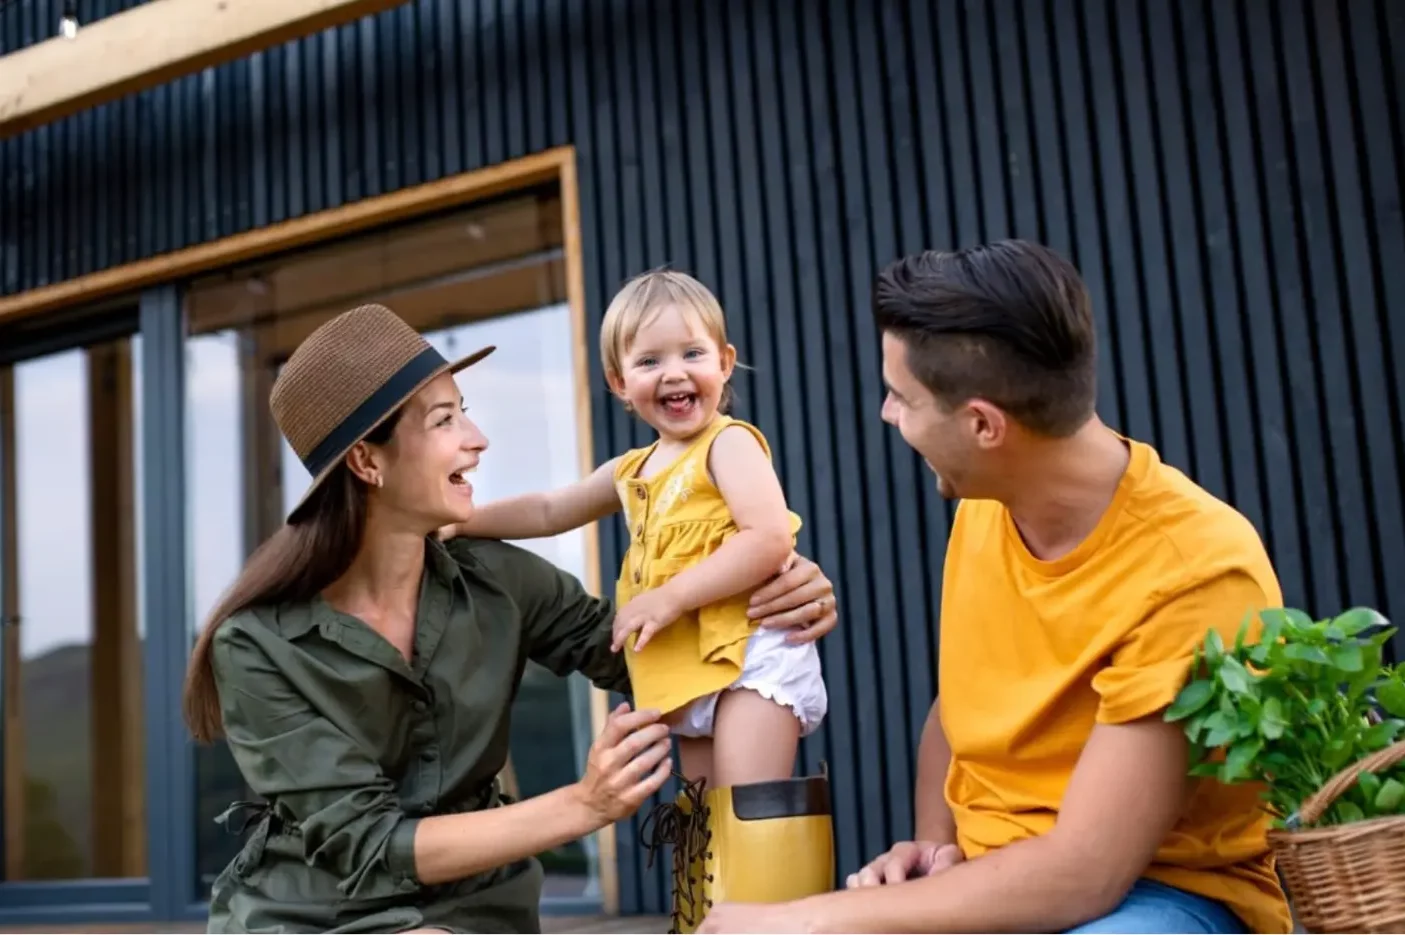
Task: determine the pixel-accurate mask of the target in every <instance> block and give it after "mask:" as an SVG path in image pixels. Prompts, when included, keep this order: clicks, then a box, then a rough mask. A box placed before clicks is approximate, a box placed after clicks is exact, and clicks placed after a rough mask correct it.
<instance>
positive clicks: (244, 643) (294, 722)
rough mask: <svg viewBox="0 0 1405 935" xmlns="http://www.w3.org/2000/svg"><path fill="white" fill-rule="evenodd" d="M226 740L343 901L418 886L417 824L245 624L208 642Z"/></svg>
mask: <svg viewBox="0 0 1405 935" xmlns="http://www.w3.org/2000/svg"><path fill="white" fill-rule="evenodd" d="M213 650H214V652H213V663H214V669H215V677H216V681H217V684H218V686H219V696H220V705H221V709H222V711H223V715H224V729H225V736H226V738H227V740H228V743H229V748H230V751H231V752H232V753H233V755H234V759H235V761H236V762H237V763H238V765H239V769H240V771H241V772H242V773H243V775H244V778H245V781H246V782H247V783H248V784H249V786H250V788H251V789H252V790H253V792H254V793H255V794H256V795H259V796H261V797H263V798H265V799H268V800H270V801H275V800H276V802H277V805H278V810H279V812H280V813H281V814H284V815H290V816H291V817H292V819H293V820H294V821H296V823H297V828H298V832H299V834H300V835H301V838H302V841H303V848H304V858H305V859H306V860H307V862H308V863H309V864H311V865H314V866H319V867H322V868H325V869H327V870H328V871H330V872H331V873H333V874H335V875H336V877H337V879H338V880H339V881H340V882H339V883H338V889H339V890H340V891H341V892H342V894H343V895H344V896H345V897H346V898H348V899H358V900H359V899H373V898H376V897H381V896H389V895H393V894H397V893H408V892H413V891H414V890H416V889H418V888H419V886H420V885H421V884H420V880H419V878H418V875H417V874H416V870H415V846H414V842H415V828H416V825H417V823H418V819H413V818H408V817H407V816H406V815H405V814H404V812H403V811H402V809H401V806H400V801H399V798H398V796H397V795H396V786H395V783H394V782H392V781H391V779H390V778H389V777H387V776H386V775H385V774H384V772H383V771H382V770H381V768H380V764H379V763H377V762H376V760H375V758H374V757H372V756H371V755H369V754H368V753H367V752H366V751H365V750H363V749H361V748H360V747H359V746H358V744H357V743H356V742H355V741H354V740H353V739H352V738H351V737H349V736H348V735H347V734H346V733H345V732H344V731H342V730H341V729H340V728H338V727H337V726H336V725H335V724H334V723H333V722H332V721H331V720H329V719H328V718H327V717H326V716H324V715H323V714H322V713H321V712H319V710H318V709H317V708H316V706H314V705H313V704H312V703H311V702H310V701H309V699H307V698H306V697H305V696H304V695H303V694H302V693H300V692H299V691H298V690H297V689H296V687H295V686H294V684H293V681H292V680H291V679H290V678H289V677H288V675H287V674H286V673H285V672H284V671H283V670H282V669H280V668H279V666H278V665H277V664H276V662H275V661H274V660H273V659H272V658H270V655H269V653H268V652H267V651H266V650H265V648H264V647H263V646H261V645H260V643H259V641H258V640H257V639H256V638H255V637H254V636H252V635H251V634H250V633H249V632H247V631H246V630H245V629H244V628H242V627H240V626H238V625H236V624H235V622H234V621H229V622H227V623H226V624H225V625H224V626H222V627H221V628H220V632H219V633H218V634H217V635H216V637H215V640H214V646H213Z"/></svg>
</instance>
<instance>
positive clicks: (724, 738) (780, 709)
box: [709, 688, 800, 787]
mask: <svg viewBox="0 0 1405 935" xmlns="http://www.w3.org/2000/svg"><path fill="white" fill-rule="evenodd" d="M799 744H800V722H799V721H797V720H796V719H795V714H794V712H792V711H791V710H790V709H789V708H787V707H786V706H785V705H780V704H776V703H775V702H774V701H771V700H770V699H769V698H766V697H764V696H762V695H759V694H757V693H756V692H754V691H751V690H749V689H745V688H738V689H735V690H731V691H724V692H723V693H722V695H721V697H719V698H718V699H717V713H716V715H715V716H714V718H713V722H712V782H711V783H709V785H713V786H718V787H722V786H737V785H741V784H743V783H748V782H766V781H768V780H775V779H789V778H790V774H791V772H792V771H793V770H794V769H795V750H796V748H797V747H798V746H799Z"/></svg>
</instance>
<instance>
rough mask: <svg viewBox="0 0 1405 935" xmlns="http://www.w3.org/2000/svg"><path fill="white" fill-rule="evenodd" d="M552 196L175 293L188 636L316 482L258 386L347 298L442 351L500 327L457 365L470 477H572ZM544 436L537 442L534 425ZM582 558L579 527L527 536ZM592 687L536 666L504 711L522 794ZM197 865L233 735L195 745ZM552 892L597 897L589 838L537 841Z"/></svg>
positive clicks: (543, 785)
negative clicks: (474, 361) (472, 423)
mask: <svg viewBox="0 0 1405 935" xmlns="http://www.w3.org/2000/svg"><path fill="white" fill-rule="evenodd" d="M562 241H563V238H562V217H561V201H560V196H559V193H558V192H557V190H556V188H555V186H552V187H549V188H543V189H541V190H536V191H532V192H528V193H521V194H515V195H512V196H508V197H504V198H502V199H499V200H497V201H494V202H492V203H488V204H482V205H476V206H474V207H471V208H467V209H461V210H456V211H453V212H450V213H445V214H443V215H439V216H436V217H432V218H427V219H422V220H418V221H415V222H412V223H407V224H404V225H400V226H396V227H393V228H387V229H382V230H379V231H376V232H374V233H371V234H366V235H362V236H357V237H353V238H348V239H346V240H344V241H340V242H337V243H335V244H331V245H328V246H323V247H318V248H315V249H310V250H307V251H303V252H301V253H298V254H294V255H291V256H283V257H279V258H277V259H276V260H271V261H268V262H263V263H259V264H256V265H251V266H248V267H244V268H240V269H236V270H230V271H225V272H222V273H220V274H218V275H215V276H210V277H206V278H205V279H202V280H198V281H195V282H193V283H191V284H190V285H189V287H188V288H187V289H186V290H185V293H184V307H185V317H186V328H187V332H188V337H187V339H186V355H185V359H186V367H187V385H186V393H185V398H186V406H187V413H186V427H187V428H186V431H187V445H186V450H187V460H186V465H187V472H186V476H187V477H188V478H189V479H190V483H189V485H188V495H187V516H188V518H189V523H188V528H189V529H190V531H191V533H190V535H191V544H190V551H191V557H190V558H191V560H190V574H191V578H190V582H191V583H190V588H191V593H192V596H193V604H194V608H193V609H194V617H193V619H192V620H191V622H190V626H191V636H192V637H193V635H194V633H195V632H196V628H198V627H202V626H204V625H205V616H206V615H207V614H208V613H209V611H210V609H211V607H212V606H213V604H214V602H215V601H216V600H217V598H218V596H219V594H220V593H221V592H222V591H223V590H224V588H225V587H227V586H228V585H229V583H230V582H231V581H232V580H233V578H234V576H235V575H236V574H237V572H238V569H239V568H240V566H241V565H242V563H243V561H244V559H245V557H246V556H247V555H248V554H249V553H250V552H252V550H253V549H254V548H256V547H257V546H258V545H259V544H260V543H261V542H262V541H263V540H264V539H266V538H267V537H268V536H269V535H271V534H272V533H273V532H274V531H275V530H276V529H277V528H278V527H279V525H280V524H281V523H282V521H283V517H284V516H285V515H286V513H287V511H288V509H290V508H291V506H292V505H293V504H294V503H295V502H296V501H297V500H298V498H299V497H300V496H301V495H302V493H303V491H304V490H305V489H306V486H307V484H308V482H309V478H308V476H307V472H306V471H305V469H304V468H303V467H302V465H301V463H300V462H299V461H298V460H297V458H296V457H295V456H294V455H293V454H292V451H291V449H290V448H289V447H288V446H287V444H286V443H285V442H284V441H283V440H282V438H281V436H280V435H279V434H278V431H277V427H276V426H275V425H274V423H273V420H272V416H271V414H270V412H269V409H268V395H269V391H270V389H271V387H272V384H273V380H274V379H275V378H276V376H277V374H278V370H279V368H280V367H281V366H282V365H283V363H284V362H285V361H286V360H287V358H288V356H289V355H290V354H291V353H292V352H293V350H294V349H295V348H296V347H297V345H298V344H299V342H301V341H302V339H303V338H305V337H306V336H307V335H308V334H310V333H311V332H312V331H313V330H314V329H315V328H316V327H317V326H319V325H321V324H322V323H324V322H326V321H327V320H329V319H330V318H332V317H333V316H334V315H336V314H338V313H339V312H342V311H344V310H346V309H349V308H352V307H354V306H356V305H360V304H365V303H371V302H376V303H381V304H384V305H387V306H389V307H390V308H391V309H393V310H394V311H395V312H396V313H397V314H399V315H400V316H401V317H402V318H404V319H405V320H406V321H408V322H409V323H410V324H411V325H413V326H414V327H415V328H417V329H419V330H420V331H421V333H423V334H424V335H425V336H426V337H427V338H428V339H429V340H430V341H431V342H432V343H434V344H435V345H436V346H438V347H439V348H440V349H441V350H442V351H444V352H445V353H446V355H447V354H453V353H460V354H461V353H463V351H462V348H465V347H468V346H469V345H473V346H475V347H476V346H479V345H482V344H484V343H496V344H497V345H498V347H499V350H498V352H497V353H496V354H495V355H493V357H491V358H489V359H488V360H487V361H485V362H484V363H482V364H480V365H478V366H477V367H474V368H470V370H468V371H466V372H465V373H462V374H460V375H459V377H458V379H459V384H460V386H461V387H462V388H463V390H464V393H465V396H466V398H467V402H468V406H469V413H470V415H471V416H472V417H473V418H474V419H476V420H478V421H479V424H480V425H482V426H483V428H484V431H485V432H486V433H487V434H488V436H489V439H490V443H491V446H492V447H491V448H490V449H489V452H488V454H487V455H486V457H485V458H484V462H483V467H482V468H481V469H480V471H479V474H478V475H477V476H476V477H475V479H474V485H475V487H476V488H477V489H478V490H479V491H480V494H479V495H480V496H483V497H494V496H501V495H502V494H505V493H510V492H514V491H516V490H518V489H529V488H539V487H545V486H549V485H553V484H558V483H561V482H563V481H565V480H568V479H572V478H575V477H577V476H579V471H580V454H579V452H580V448H579V444H580V442H581V441H582V439H581V438H580V437H578V434H577V425H576V412H577V411H578V409H577V406H578V400H579V390H578V387H580V386H581V379H582V375H580V374H577V373H576V372H575V370H574V364H573V360H574V357H573V353H572V351H573V345H572V328H571V320H570V317H569V313H568V311H567V306H566V304H565V302H566V284H565V279H566V276H565V258H564V248H563V242H562ZM547 436H549V441H548V443H547V444H543V438H544V437H547ZM527 545H528V547H530V548H534V549H537V550H538V551H540V552H541V553H542V554H544V555H546V556H547V557H548V558H550V559H551V560H552V561H553V562H556V563H557V564H558V565H560V566H561V567H562V568H565V569H566V570H568V571H570V572H572V573H574V574H577V575H582V576H583V575H584V574H585V566H584V534H583V533H575V534H572V535H567V536H562V537H558V538H557V539H553V540H551V541H546V542H539V543H529V544H527ZM588 712H589V695H588V691H587V688H586V686H584V685H583V684H580V685H577V684H576V683H575V680H563V679H558V678H556V677H555V676H552V675H551V674H550V673H548V672H546V671H545V670H542V669H539V668H537V667H533V668H532V669H531V671H530V672H529V674H528V676H527V679H526V681H525V682H524V685H523V690H522V692H521V694H520V697H519V699H518V701H517V703H516V707H515V709H514V716H513V733H512V741H511V743H512V750H511V763H510V764H509V767H508V769H506V770H504V774H503V777H502V779H503V782H504V784H505V785H507V786H508V788H509V789H515V790H517V791H518V792H519V793H520V794H521V795H533V794H536V793H537V792H540V791H544V790H545V789H548V788H552V787H554V786H558V785H562V784H564V783H566V782H569V781H571V780H573V779H574V778H576V777H577V776H578V775H579V769H580V766H581V764H582V762H583V759H584V751H585V749H586V748H587V747H588V745H589V741H590V721H589V713H588ZM195 784H196V790H195V809H196V814H195V815H194V816H193V818H194V827H195V829H196V830H195V835H196V841H195V852H196V861H195V862H196V864H197V868H196V873H195V877H196V879H195V880H193V881H192V882H193V885H194V886H195V887H196V888H197V890H198V892H199V895H200V897H202V898H207V897H208V893H209V885H210V883H211V881H212V880H213V878H214V876H215V875H216V874H218V873H219V871H220V870H221V869H222V868H223V867H224V866H225V864H226V863H227V862H228V861H229V860H230V858H231V857H232V855H233V854H234V852H235V851H236V850H237V848H238V847H239V842H238V841H237V840H236V839H234V838H233V837H232V836H230V835H228V834H226V833H225V832H223V831H222V830H220V829H219V828H218V827H216V826H215V825H214V824H213V818H214V816H215V815H216V814H217V813H218V812H219V811H221V810H223V808H224V807H225V806H226V805H228V803H229V802H230V801H231V800H233V799H238V798H246V797H248V792H247V790H245V789H244V788H243V784H242V781H241V779H240V777H239V774H238V771H237V770H236V769H235V768H234V765H233V762H232V760H231V758H230V757H229V754H228V752H227V750H225V749H224V748H223V747H222V746H220V745H216V746H214V747H210V748H204V749H202V750H200V751H199V752H198V753H197V766H196V776H195ZM544 862H545V863H546V865H547V872H548V883H547V897H548V899H550V898H551V897H552V896H555V895H561V896H565V897H575V898H579V897H582V896H593V895H594V893H595V890H596V888H597V885H598V884H597V871H598V868H597V866H596V863H595V859H594V851H593V849H591V848H587V847H586V846H583V845H579V844H577V845H572V846H569V847H566V848H562V849H560V851H559V852H557V853H553V854H549V855H544Z"/></svg>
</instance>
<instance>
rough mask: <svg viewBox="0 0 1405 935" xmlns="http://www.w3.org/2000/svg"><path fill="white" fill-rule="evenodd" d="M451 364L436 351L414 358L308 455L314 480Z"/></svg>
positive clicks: (305, 462)
mask: <svg viewBox="0 0 1405 935" xmlns="http://www.w3.org/2000/svg"><path fill="white" fill-rule="evenodd" d="M448 363H449V362H448V361H447V360H445V359H444V355H443V354H440V353H439V352H438V351H437V350H435V349H434V348H433V347H426V348H425V349H424V350H422V351H420V352H419V353H418V354H416V355H415V356H414V357H412V358H411V359H410V360H409V361H408V362H407V363H406V364H405V366H403V367H401V368H400V369H399V370H397V371H396V372H395V373H394V375H392V376H391V378H390V379H389V380H386V381H385V383H383V384H381V387H380V389H378V390H376V391H375V392H374V393H372V394H371V395H370V396H368V397H366V401H365V402H363V403H362V404H361V405H359V406H357V407H356V408H355V409H354V410H352V412H351V415H349V416H347V417H346V418H345V419H343V420H342V421H341V424H339V425H338V426H337V427H336V428H334V429H332V431H330V432H328V433H327V437H326V438H324V439H322V441H320V442H318V443H317V447H316V448H313V449H312V451H310V452H308V455H307V457H306V458H303V459H302V463H303V466H304V467H306V468H307V472H308V473H309V474H311V475H312V476H313V477H317V476H318V475H320V474H321V473H322V472H323V471H325V470H326V469H327V468H328V467H329V466H330V465H331V464H332V462H333V461H335V460H336V459H337V458H339V457H340V456H341V455H342V454H343V453H344V452H345V451H346V450H347V449H348V448H350V447H351V446H352V445H354V444H356V443H357V442H358V441H360V440H361V439H362V438H363V437H364V436H365V435H366V433H367V432H369V431H370V430H371V429H372V428H373V427H374V426H375V424H376V423H377V422H379V421H380V420H381V419H382V418H384V417H385V416H386V415H387V414H388V413H389V412H390V411H391V409H392V408H393V407H394V406H396V405H397V404H399V402H400V401H401V400H403V399H404V398H405V397H406V396H408V395H410V392H411V391H412V390H413V389H414V388H415V387H416V386H418V385H419V384H420V383H421V382H423V381H424V380H425V379H426V378H427V377H429V376H430V374H432V373H434V371H435V370H437V369H439V368H440V367H443V366H446V365H447V364H448Z"/></svg>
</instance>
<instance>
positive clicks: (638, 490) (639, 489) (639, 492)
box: [634, 487, 648, 500]
mask: <svg viewBox="0 0 1405 935" xmlns="http://www.w3.org/2000/svg"><path fill="white" fill-rule="evenodd" d="M634 495H635V496H636V497H638V498H639V499H640V500H643V499H644V498H645V497H646V496H648V495H647V494H646V493H644V488H643V487H635V488H634Z"/></svg>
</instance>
